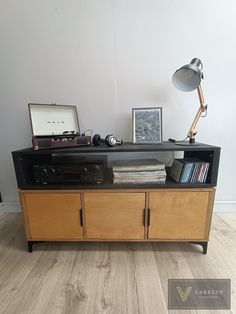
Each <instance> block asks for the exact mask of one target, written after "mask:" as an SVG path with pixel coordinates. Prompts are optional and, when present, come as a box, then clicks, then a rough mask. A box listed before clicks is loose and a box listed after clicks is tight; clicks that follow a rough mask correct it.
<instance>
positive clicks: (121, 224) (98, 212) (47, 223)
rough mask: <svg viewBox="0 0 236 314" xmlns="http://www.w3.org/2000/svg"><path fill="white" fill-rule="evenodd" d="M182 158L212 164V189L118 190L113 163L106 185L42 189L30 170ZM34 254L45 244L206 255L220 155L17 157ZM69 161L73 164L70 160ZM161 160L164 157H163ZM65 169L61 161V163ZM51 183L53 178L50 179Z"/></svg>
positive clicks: (94, 150)
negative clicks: (169, 244)
mask: <svg viewBox="0 0 236 314" xmlns="http://www.w3.org/2000/svg"><path fill="white" fill-rule="evenodd" d="M175 151H177V152H182V153H183V156H184V157H195V158H199V159H201V160H204V161H208V162H209V163H210V168H209V173H208V177H207V181H206V183H197V184H196V183H188V184H186V183H185V184H181V183H175V182H174V181H172V180H171V179H170V178H169V177H167V180H166V183H165V184H113V182H112V171H111V168H110V167H109V162H108V163H107V164H106V165H105V166H104V182H103V183H100V184H95V183H94V184H82V183H81V184H65V183H62V184H58V183H57V184H39V183H36V182H35V181H34V177H33V173H32V166H33V165H34V164H37V163H40V162H44V163H45V162H47V163H50V162H52V160H53V158H55V156H56V157H57V156H60V158H61V156H63V160H70V158H71V156H73V160H74V159H75V158H76V159H78V160H79V159H80V158H82V159H83V160H84V161H86V160H87V158H88V156H90V157H91V155H93V160H96V158H98V157H96V156H100V154H102V156H103V157H104V158H105V159H107V158H108V159H109V154H113V160H114V156H116V155H114V154H116V153H124V152H129V153H134V152H135V153H138V154H139V153H143V152H146V153H149V152H152V153H157V154H158V153H159V152H175ZM12 154H13V159H14V164H15V170H16V176H17V182H18V187H19V195H20V201H21V207H22V212H23V215H24V222H25V232H26V238H27V242H28V249H29V251H30V252H32V246H33V244H35V243H38V242H41V241H144V242H146V241H184V242H192V243H196V244H200V245H202V247H203V252H204V253H206V252H207V244H208V241H209V233H210V226H211V217H212V210H213V204H214V196H215V186H216V183H217V174H218V166H219V156H220V148H219V147H215V146H211V145H205V144H198V145H196V146H195V145H193V146H191V145H189V146H183V147H182V146H177V145H174V144H173V143H163V144H157V145H134V144H128V143H125V144H124V145H122V146H120V147H112V148H109V147H92V146H91V147H81V148H76V149H64V150H62V149H57V150H55V149H54V150H47V151H33V150H31V149H25V150H20V151H16V152H13V153H12ZM67 158H68V159H67ZM157 159H158V157H157ZM60 162H61V161H60ZM51 175H53V173H52V174H51Z"/></svg>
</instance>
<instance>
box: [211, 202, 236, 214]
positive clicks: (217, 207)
mask: <svg viewBox="0 0 236 314" xmlns="http://www.w3.org/2000/svg"><path fill="white" fill-rule="evenodd" d="M214 212H216V213H236V201H215V204H214Z"/></svg>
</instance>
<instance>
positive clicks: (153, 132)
mask: <svg viewBox="0 0 236 314" xmlns="http://www.w3.org/2000/svg"><path fill="white" fill-rule="evenodd" d="M132 141H133V143H135V144H160V143H162V107H147V108H133V109H132Z"/></svg>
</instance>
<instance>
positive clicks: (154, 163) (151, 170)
mask: <svg viewBox="0 0 236 314" xmlns="http://www.w3.org/2000/svg"><path fill="white" fill-rule="evenodd" d="M112 170H113V182H114V183H137V184H144V183H159V184H163V183H165V180H166V171H165V164H164V163H161V162H160V161H158V160H157V159H141V160H140V159H139V160H133V161H130V160H129V161H127V160H119V161H116V162H114V164H113V168H112Z"/></svg>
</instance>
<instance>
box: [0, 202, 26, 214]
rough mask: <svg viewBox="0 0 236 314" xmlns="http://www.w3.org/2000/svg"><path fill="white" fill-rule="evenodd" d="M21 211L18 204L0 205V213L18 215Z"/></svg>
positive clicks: (6, 203) (5, 203)
mask: <svg viewBox="0 0 236 314" xmlns="http://www.w3.org/2000/svg"><path fill="white" fill-rule="evenodd" d="M20 211H21V208H20V203H19V202H3V203H0V213H19V212H20Z"/></svg>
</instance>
